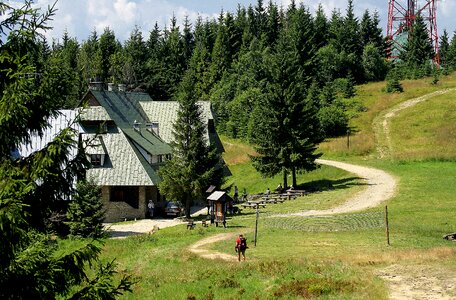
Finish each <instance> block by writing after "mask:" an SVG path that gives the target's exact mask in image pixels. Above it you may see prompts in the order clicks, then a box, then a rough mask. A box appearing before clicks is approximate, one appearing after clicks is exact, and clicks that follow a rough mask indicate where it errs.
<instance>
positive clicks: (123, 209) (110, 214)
mask: <svg viewBox="0 0 456 300" xmlns="http://www.w3.org/2000/svg"><path fill="white" fill-rule="evenodd" d="M102 197H103V207H104V209H105V222H108V223H111V222H120V221H124V220H135V219H136V220H137V219H144V218H145V217H146V213H147V204H146V188H145V187H144V186H140V187H139V199H138V200H139V202H138V208H134V207H132V206H130V205H129V204H127V203H125V202H111V201H109V199H110V187H109V186H103V187H102Z"/></svg>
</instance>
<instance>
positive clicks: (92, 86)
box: [89, 81, 104, 91]
mask: <svg viewBox="0 0 456 300" xmlns="http://www.w3.org/2000/svg"><path fill="white" fill-rule="evenodd" d="M89 90H91V91H102V90H104V83H103V82H101V81H91V82H89Z"/></svg>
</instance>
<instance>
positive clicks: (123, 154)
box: [82, 131, 159, 186]
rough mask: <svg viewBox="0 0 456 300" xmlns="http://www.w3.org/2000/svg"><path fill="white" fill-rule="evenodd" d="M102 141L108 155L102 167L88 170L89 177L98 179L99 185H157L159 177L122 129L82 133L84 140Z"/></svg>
mask: <svg viewBox="0 0 456 300" xmlns="http://www.w3.org/2000/svg"><path fill="white" fill-rule="evenodd" d="M98 138H99V139H100V141H102V144H103V146H105V147H106V149H107V150H108V155H107V157H106V160H105V162H104V165H103V166H102V167H94V168H90V169H88V170H87V177H90V178H93V179H95V180H96V182H97V184H99V185H107V186H142V185H155V184H157V183H158V181H159V178H158V176H157V175H156V173H155V171H154V170H153V169H152V167H151V166H150V165H149V164H148V163H147V162H146V161H145V159H144V158H143V156H142V155H141V154H139V153H137V149H136V147H134V146H133V145H132V144H131V142H130V141H129V139H127V138H126V136H125V135H124V134H123V132H122V131H119V132H117V133H109V134H100V135H97V136H95V135H94V134H87V133H84V134H82V140H83V141H85V140H97V139H98Z"/></svg>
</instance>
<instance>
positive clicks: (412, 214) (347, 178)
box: [68, 74, 456, 299]
mask: <svg viewBox="0 0 456 300" xmlns="http://www.w3.org/2000/svg"><path fill="white" fill-rule="evenodd" d="M430 81H431V79H430V78H425V79H422V80H416V81H404V82H403V83H402V84H403V86H404V93H402V94H385V93H383V92H382V91H381V90H382V88H383V87H384V86H385V82H379V83H373V84H367V85H362V86H359V87H358V89H357V96H356V99H355V100H356V101H358V102H359V103H360V104H361V105H362V106H364V107H365V108H366V109H365V110H364V111H362V112H359V113H358V114H357V115H356V117H355V118H353V119H352V120H351V123H350V127H351V128H352V129H353V130H352V131H353V133H352V135H351V136H350V142H351V143H350V148H349V149H348V148H347V145H346V137H341V138H337V139H331V140H329V141H326V142H325V143H323V144H322V145H321V147H320V151H321V152H322V153H323V154H324V158H327V159H338V160H344V161H348V162H351V163H355V164H360V165H365V166H371V167H375V168H378V169H382V170H385V171H387V172H389V173H390V174H392V175H393V176H395V178H397V179H398V187H397V193H396V195H395V197H394V198H393V199H391V200H390V201H388V203H386V204H387V205H388V209H389V224H390V231H391V236H390V240H391V245H390V246H388V245H387V244H386V241H385V228H384V221H383V218H384V214H383V210H384V207H383V206H382V207H378V208H374V209H371V210H369V211H367V212H362V213H359V214H351V215H347V216H337V217H327V218H324V219H323V218H298V217H286V218H272V217H271V216H272V215H273V214H283V213H290V212H298V211H301V210H309V209H325V208H330V207H332V206H335V205H337V204H339V203H342V202H343V201H344V200H345V199H347V197H349V196H351V195H353V194H354V193H356V192H358V191H360V190H362V189H363V187H364V181H363V180H362V179H360V178H357V177H356V176H355V175H353V174H349V173H347V172H345V171H342V170H339V169H335V168H330V167H326V166H322V167H321V168H319V169H318V170H316V171H314V172H310V173H304V174H300V175H299V177H298V185H299V186H300V187H303V188H305V189H306V190H309V191H311V193H310V194H309V195H306V196H304V197H298V198H297V199H295V200H292V201H286V202H284V203H281V204H269V205H267V207H266V208H264V209H261V214H260V220H259V227H258V244H257V246H256V247H254V246H253V243H252V240H253V228H254V226H255V213H254V211H253V210H250V209H244V210H243V212H242V214H241V215H239V216H235V217H232V218H230V219H229V220H228V227H227V228H221V227H214V226H210V227H208V228H203V227H201V225H199V224H198V225H197V226H196V228H195V229H194V230H187V229H186V227H185V226H184V225H182V226H176V227H172V228H165V229H163V230H159V231H158V232H157V233H155V234H152V235H143V236H133V237H129V238H126V239H115V240H114V239H109V240H106V241H105V246H104V252H103V255H102V256H103V259H104V260H112V259H114V258H115V259H116V262H117V263H118V266H119V270H120V272H129V273H131V274H133V276H134V277H135V278H136V279H137V281H138V282H137V284H136V285H135V286H134V293H130V294H126V295H124V296H122V297H121V299H277V298H282V299H300V298H319V299H387V298H388V291H387V287H386V284H385V283H384V282H383V281H382V280H381V279H380V278H378V277H377V276H376V274H377V272H378V271H379V270H381V269H383V268H385V267H387V266H389V265H392V264H397V265H407V266H420V267H421V266H423V267H425V266H429V267H431V266H432V267H434V268H441V269H444V270H445V272H452V274H455V273H456V260H454V257H455V255H456V244H455V243H452V242H448V241H446V240H443V239H442V236H443V235H444V234H446V233H450V232H456V218H455V217H454V213H455V208H456V204H455V203H456V184H455V178H456V163H455V157H456V150H455V149H456V127H455V126H456V125H455V124H456V122H455V121H456V110H455V108H456V107H455V106H456V104H455V102H454V100H455V98H456V92H449V93H447V94H444V95H441V96H436V97H434V98H431V99H429V100H427V101H425V102H423V103H420V104H418V105H416V106H414V107H410V108H408V109H405V110H403V111H401V112H400V113H398V115H397V116H396V117H395V118H393V119H392V120H391V123H390V124H391V125H390V126H391V129H390V130H391V132H390V134H391V142H392V148H393V153H392V156H391V157H388V158H384V159H378V158H377V153H376V140H375V132H374V129H373V128H374V126H375V122H378V116H379V115H381V113H382V112H383V111H385V110H387V109H389V108H391V107H393V106H395V105H397V104H399V103H401V102H403V101H406V100H409V99H412V98H415V97H419V96H422V95H424V94H428V93H431V92H434V91H437V90H441V89H445V88H451V87H456V74H453V75H450V76H446V77H441V79H440V81H439V83H438V84H437V85H431V84H430ZM222 141H223V143H224V147H225V150H226V153H225V154H224V159H225V161H226V162H227V164H228V166H229V169H230V171H231V173H232V176H231V177H229V178H228V180H227V183H226V185H227V186H229V185H232V186H234V185H237V186H238V188H239V191H240V193H242V191H243V189H244V188H245V189H246V190H247V192H248V193H258V192H264V191H265V190H266V188H268V187H269V188H270V189H271V190H273V189H274V188H275V187H276V186H277V184H278V183H279V182H281V176H277V177H275V178H262V177H261V176H260V175H259V174H258V173H257V172H256V171H255V170H254V169H253V167H252V164H251V163H250V161H249V159H248V154H254V150H253V148H252V147H250V146H248V145H246V144H245V143H242V142H241V141H238V140H232V139H228V138H222ZM311 229H312V230H311ZM225 232H226V233H228V232H232V233H236V234H237V233H245V234H246V236H247V238H248V242H249V247H250V248H249V249H248V250H247V261H246V262H242V263H237V262H226V261H222V260H210V261H209V260H206V259H203V258H200V257H198V256H197V255H195V254H192V253H191V252H189V251H188V247H189V246H190V245H192V244H193V243H195V242H197V241H198V240H200V239H202V238H205V237H209V236H211V235H215V234H218V233H225ZM68 243H69V246H71V242H70V241H68ZM208 248H209V249H213V250H214V251H215V250H216V251H220V252H224V253H229V254H233V255H234V254H235V253H234V241H232V240H229V241H220V242H217V243H214V244H211V245H210V246H208Z"/></svg>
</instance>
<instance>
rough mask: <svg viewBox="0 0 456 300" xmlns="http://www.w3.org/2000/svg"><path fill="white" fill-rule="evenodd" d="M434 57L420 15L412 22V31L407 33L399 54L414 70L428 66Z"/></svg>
mask: <svg viewBox="0 0 456 300" xmlns="http://www.w3.org/2000/svg"><path fill="white" fill-rule="evenodd" d="M433 55H434V51H433V49H432V45H431V42H430V39H429V35H428V32H427V29H426V24H425V23H424V20H423V17H422V16H421V14H418V15H417V17H416V18H415V20H414V21H413V27H412V30H411V31H410V32H409V36H408V40H407V44H406V46H405V50H404V53H401V56H402V58H403V59H404V61H405V62H406V64H407V65H408V66H409V67H411V68H414V69H418V68H421V67H424V66H425V65H426V64H429V62H430V60H431V59H432V57H433Z"/></svg>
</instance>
